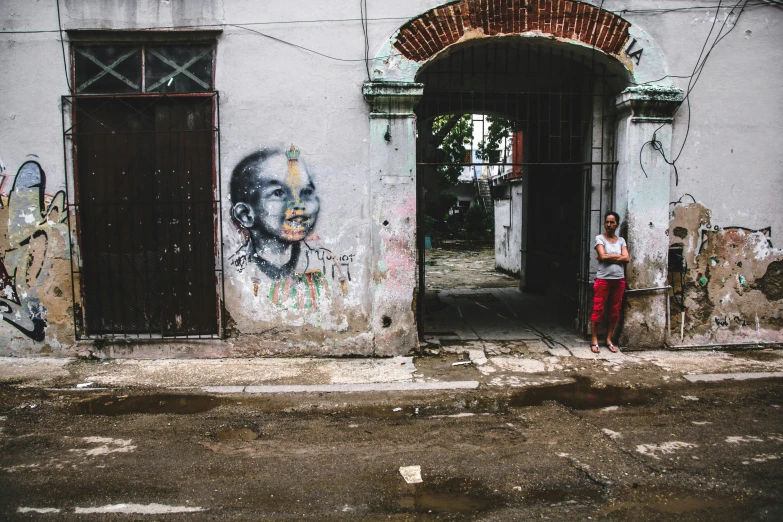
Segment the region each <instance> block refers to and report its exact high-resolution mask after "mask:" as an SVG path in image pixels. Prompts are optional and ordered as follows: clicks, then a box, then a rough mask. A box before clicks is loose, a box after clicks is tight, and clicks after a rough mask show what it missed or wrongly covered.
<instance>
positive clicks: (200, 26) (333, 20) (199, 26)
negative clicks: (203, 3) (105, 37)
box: [0, 16, 411, 34]
mask: <svg viewBox="0 0 783 522" xmlns="http://www.w3.org/2000/svg"><path fill="white" fill-rule="evenodd" d="M410 19H411V18H410V17H408V16H406V17H401V16H387V17H379V18H364V19H363V18H323V19H317V20H278V21H272V22H239V23H237V24H229V23H219V24H192V25H163V26H162V25H156V26H149V27H128V28H125V29H112V30H113V31H152V30H156V29H203V28H209V27H230V26H232V25H243V26H247V25H287V24H323V23H337V22H362V21H365V20H366V21H368V22H383V21H399V20H410ZM78 30H80V31H105V30H106V28H105V27H79V28H78ZM57 32H59V29H35V30H27V31H0V34H37V33H57Z"/></svg>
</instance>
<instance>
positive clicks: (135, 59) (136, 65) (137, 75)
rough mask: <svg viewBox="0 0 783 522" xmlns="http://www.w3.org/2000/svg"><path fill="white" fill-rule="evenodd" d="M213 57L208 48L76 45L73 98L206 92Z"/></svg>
mask: <svg viewBox="0 0 783 522" xmlns="http://www.w3.org/2000/svg"><path fill="white" fill-rule="evenodd" d="M213 55H214V47H213V46H212V45H209V44H198V45H182V44H176V45H162V44H143V45H120V44H116V45H115V44H113V45H76V46H74V69H75V80H76V81H75V90H76V94H125V93H160V94H163V93H185V92H209V91H211V90H212V89H213V85H212V76H213Z"/></svg>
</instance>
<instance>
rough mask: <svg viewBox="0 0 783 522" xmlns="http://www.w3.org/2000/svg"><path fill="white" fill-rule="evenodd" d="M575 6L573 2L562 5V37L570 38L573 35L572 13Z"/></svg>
mask: <svg viewBox="0 0 783 522" xmlns="http://www.w3.org/2000/svg"><path fill="white" fill-rule="evenodd" d="M575 9H576V6H575V5H574V3H573V2H565V3H564V4H563V37H564V38H572V37H573V34H574V11H575Z"/></svg>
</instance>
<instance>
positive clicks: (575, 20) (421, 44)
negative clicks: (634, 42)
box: [392, 0, 631, 63]
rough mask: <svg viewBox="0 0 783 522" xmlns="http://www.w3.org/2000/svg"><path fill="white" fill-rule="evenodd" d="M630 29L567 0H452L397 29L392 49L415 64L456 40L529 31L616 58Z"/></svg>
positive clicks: (606, 14)
mask: <svg viewBox="0 0 783 522" xmlns="http://www.w3.org/2000/svg"><path fill="white" fill-rule="evenodd" d="M630 27H631V24H630V23H629V22H627V21H626V20H624V19H623V18H621V17H620V16H618V15H616V14H614V13H611V12H609V11H606V10H603V9H599V8H597V7H595V6H593V5H590V4H586V3H583V2H575V1H573V0H457V1H456V2H451V3H449V4H446V5H442V6H440V7H436V8H434V9H431V10H429V11H427V12H426V13H424V14H423V15H421V16H419V17H417V18H415V19H413V20H411V21H409V22H408V23H406V24H405V25H403V26H402V27H401V28H400V31H399V33H398V35H397V37H396V39H395V41H394V42H393V44H392V45H393V47H394V48H395V49H396V50H397V51H398V52H399V53H400V54H402V55H403V56H404V57H406V58H408V59H409V60H412V61H414V62H419V63H420V62H424V61H426V60H428V59H430V58H432V57H433V56H435V55H436V54H438V53H439V52H440V51H442V50H443V49H445V48H446V47H448V46H450V45H452V44H454V43H457V42H459V41H461V40H466V39H470V38H475V37H481V36H498V35H515V34H516V35H518V34H523V33H527V34H530V33H533V34H535V35H541V36H553V37H555V38H558V39H563V40H571V41H575V42H579V43H582V44H584V45H587V46H590V47H595V48H596V49H599V50H601V51H603V52H604V53H606V54H610V55H615V56H618V55H619V54H620V53H621V52H622V50H623V49H624V45H625V44H626V42H627V41H628V38H629V34H628V30H629V28H630Z"/></svg>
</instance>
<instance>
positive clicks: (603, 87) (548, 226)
mask: <svg viewBox="0 0 783 522" xmlns="http://www.w3.org/2000/svg"><path fill="white" fill-rule="evenodd" d="M416 81H418V82H421V83H423V84H424V86H425V87H424V96H423V97H422V99H421V101H420V102H419V103H418V105H417V107H416V115H417V118H418V120H417V121H418V129H417V130H418V135H417V136H418V139H417V158H416V161H417V183H418V184H419V194H420V198H421V199H423V198H424V194H431V193H437V190H438V189H437V181H434V180H435V179H437V175H436V171H437V170H438V169H437V168H438V167H440V166H442V165H445V164H448V165H450V166H459V167H476V168H482V169H484V172H485V173H487V174H489V177H490V178H491V179H490V181H491V182H493V183H495V184H497V183H506V181H504V180H503V179H504V178H507V177H508V178H510V182H518V181H522V179H523V174H524V179H525V180H527V181H526V183H529V187H528V188H526V189H525V190H526V192H527V193H529V194H530V200H529V202H528V203H527V208H526V210H525V211H526V213H527V216H528V219H527V220H526V221H527V225H526V228H527V240H526V246H523V251H522V255H523V256H526V259H527V261H526V283H525V289H526V290H528V291H531V292H534V293H535V292H538V291H541V292H543V291H544V289H543V288H541V289H537V288H535V287H536V282H537V281H546V282H547V284H548V285H549V286H552V285H551V282H552V281H553V280H554V281H556V283H555V288H556V289H557V292H558V294H559V295H560V296H561V297H562V298H563V300H564V305H563V306H562V307H561V309H563V310H566V309H567V310H568V315H569V320H573V321H574V324H575V325H576V326H577V328H579V329H584V325H585V324H589V323H585V319H584V318H585V313H586V311H587V310H588V309H589V303H590V300H591V288H590V285H589V282H590V279H591V277H592V275H593V274H594V268H595V267H594V266H593V265H594V263H593V261H592V258H594V255H593V254H594V251H593V250H592V245H591V241H592V237H594V236H595V235H596V234H597V233H600V231H601V229H600V216H601V215H602V213H603V212H605V211H607V210H609V209H611V207H612V205H613V201H614V186H613V185H614V172H615V167H616V164H617V162H616V158H615V154H614V121H613V118H614V111H613V107H614V100H615V96H616V94H617V93H618V92H620V91H621V90H622V88H623V87H624V86H625V85H627V71H624V70H622V68H621V67H620V68H618V67H617V66H615V65H613V64H612V62H611V60H609V61H607V60H604V58H603V57H601V56H600V53H598V52H596V51H594V50H591V49H588V48H577V47H576V46H573V45H571V46H569V45H567V44H560V43H557V42H551V41H543V40H538V39H524V38H500V39H495V40H490V39H479V40H476V41H473V42H467V43H466V44H464V45H462V46H461V47H456V48H455V49H453V50H450V51H449V52H447V53H443V54H442V55H441V56H439V57H438V58H436V59H435V60H433V61H431V62H429V63H428V64H426V65H425V66H424V67H423V68H422V69H421V71H420V72H419V74H418V75H417V77H416ZM468 115H473V116H474V117H473V119H475V115H485V116H488V117H483V118H479V119H480V120H481V124H480V125H476V126H474V128H475V129H476V131H477V134H478V135H477V136H475V137H474V140H473V143H474V144H475V143H476V142H479V144H480V143H481V142H488V141H490V140H491V139H492V138H491V135H492V134H493V130H492V129H491V125H487V120H489V119H492V120H493V123H494V122H498V121H500V122H502V124H503V125H504V126H505V127H507V132H506V134H508V135H509V136H508V137H507V140H508V141H511V142H512V144H513V145H512V146H511V147H510V148H511V149H512V150H511V153H510V154H509V153H508V150H506V151H505V152H506V154H503V155H501V156H500V157H497V155H495V157H493V156H492V155H491V154H490V155H487V154H486V151H482V152H484V153H483V154H482V155H481V157H479V158H477V154H476V152H477V151H473V152H472V153H471V151H469V150H467V149H468V148H470V146H467V147H466V150H465V151H464V154H450V156H452V157H448V158H447V155H446V154H445V151H444V149H443V147H442V146H441V145H442V143H443V139H444V137H445V135H446V134H445V133H444V132H443V131H442V130H441V128H442V127H443V126H440V127H438V128H435V129H433V125H432V123H433V121H438V122H442V121H443V120H444V118H446V119H449V120H451V119H454V120H458V119H459V118H460V117H464V116H468ZM495 134H497V133H496V132H495ZM509 138H510V139H509ZM480 148H481V145H479V147H477V149H480ZM455 158H464V159H463V160H460V159H458V160H457V161H455ZM487 167H489V168H487ZM508 167H510V169H509V168H508ZM475 172H476V173H475V174H474V175H475V176H479V174H478V171H475ZM493 174H497V175H494V176H493ZM514 178H517V179H514ZM428 197H429V196H428ZM423 212H424V210H423V207H422V208H420V213H423ZM419 222H420V223H421V220H420V221H419ZM419 235H420V236H422V230H419ZM420 242H421V239H420ZM422 246H423V245H420V249H421V250H420V265H423V261H424V259H423V249H422ZM423 276H424V270H423V269H422V268H421V267H420V285H421V288H424V286H423Z"/></svg>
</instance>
